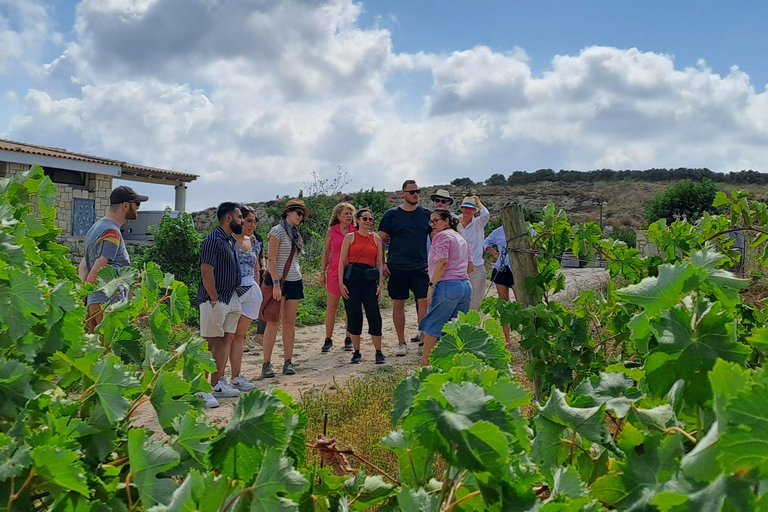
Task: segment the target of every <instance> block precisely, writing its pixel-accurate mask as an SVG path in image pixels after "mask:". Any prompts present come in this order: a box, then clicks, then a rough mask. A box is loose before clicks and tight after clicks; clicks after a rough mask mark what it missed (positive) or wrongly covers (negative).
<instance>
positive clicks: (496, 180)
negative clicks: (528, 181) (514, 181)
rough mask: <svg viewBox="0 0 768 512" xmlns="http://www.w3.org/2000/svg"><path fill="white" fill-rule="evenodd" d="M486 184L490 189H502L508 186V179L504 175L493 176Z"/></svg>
mask: <svg viewBox="0 0 768 512" xmlns="http://www.w3.org/2000/svg"><path fill="white" fill-rule="evenodd" d="M485 184H486V185H487V186H489V187H501V186H504V185H506V184H507V178H505V177H504V175H503V174H492V175H491V177H490V178H488V179H487V180H485Z"/></svg>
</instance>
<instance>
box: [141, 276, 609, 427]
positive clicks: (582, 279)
mask: <svg viewBox="0 0 768 512" xmlns="http://www.w3.org/2000/svg"><path fill="white" fill-rule="evenodd" d="M563 273H564V274H565V276H566V289H565V290H564V291H562V292H560V294H558V295H557V296H556V297H555V300H559V301H563V302H567V301H570V300H572V299H573V298H574V297H575V296H576V295H578V291H579V290H583V289H595V288H601V287H603V286H604V285H605V284H606V283H607V281H608V273H607V272H606V271H604V270H602V269H563ZM486 284H487V285H488V286H487V288H486V289H487V290H488V293H487V295H488V296H496V289H495V286H494V285H493V284H492V283H491V282H490V281H487V282H486ZM405 313H406V326H405V335H406V338H407V339H410V338H411V337H412V336H414V335H415V334H416V333H417V331H418V327H417V317H416V307H415V306H413V305H411V306H407V307H406V312H405ZM381 314H382V319H383V321H384V325H383V333H382V334H383V336H382V345H383V352H384V356H385V357H386V359H387V361H386V364H385V365H376V364H374V352H375V351H374V348H373V344H372V343H371V339H370V336H368V335H367V334H365V332H366V330H367V326H366V325H364V327H363V333H364V334H363V336H362V339H361V352H362V355H363V360H362V362H361V363H360V364H350V362H349V360H350V358H351V357H352V352H345V351H344V350H343V346H344V323H343V322H342V321H341V320H339V321H337V323H336V326H335V328H334V331H333V340H334V346H333V350H331V351H330V352H328V353H322V352H321V351H320V347H322V345H323V342H324V340H325V326H324V325H313V326H309V327H300V328H297V329H296V346H295V348H294V357H293V360H294V362H295V363H296V364H297V365H298V366H297V374H296V375H290V376H286V375H282V374H281V373H280V370H281V369H282V343H281V341H280V333H278V339H277V344H276V345H275V350H274V352H273V357H272V359H273V361H274V363H275V364H274V369H275V373H276V377H275V378H274V379H266V380H262V379H261V364H262V362H263V359H262V357H263V354H262V350H261V347H260V346H259V345H256V344H255V343H253V344H252V345H253V347H254V348H253V349H251V350H250V351H249V352H246V353H245V355H244V357H243V375H245V377H246V378H248V379H249V380H250V381H251V382H253V383H254V384H255V385H256V389H263V390H266V389H267V388H268V387H269V386H277V387H279V388H282V389H283V390H285V391H287V392H288V393H290V394H291V395H293V396H294V397H296V398H300V397H301V396H302V395H303V394H307V393H317V392H323V391H325V390H328V391H331V390H334V389H336V385H341V384H342V383H343V382H344V381H346V380H347V379H349V378H350V377H353V376H356V375H360V374H361V373H362V372H371V371H377V370H378V369H380V368H382V367H383V366H389V367H392V366H394V367H396V368H399V369H404V370H408V369H412V368H417V367H418V366H419V364H420V361H421V350H420V349H419V347H418V344H417V343H410V342H409V343H408V355H407V356H401V357H397V356H395V350H396V349H397V334H396V333H395V328H394V325H393V324H392V309H391V308H387V309H383V310H382V311H381ZM513 334H514V333H513ZM510 350H511V351H512V369H513V371H514V372H515V373H516V374H517V375H518V376H519V377H520V381H521V383H522V384H523V385H525V386H526V387H529V388H530V389H532V386H531V385H530V383H528V382H527V380H526V379H525V373H524V371H523V368H524V366H525V358H524V354H523V351H522V350H521V349H520V347H519V345H517V344H516V343H513V344H512V346H511V347H510ZM227 378H229V376H228V377H227ZM218 400H219V404H220V405H219V407H218V408H215V409H209V410H208V411H207V415H208V419H209V420H211V422H213V423H215V424H218V425H224V424H226V423H227V422H228V421H229V419H230V418H231V417H232V413H233V411H234V405H235V401H236V400H237V399H236V398H220V399H218ZM134 417H135V420H134V425H137V426H138V425H141V426H146V427H148V428H150V429H151V430H153V431H154V432H162V430H161V429H160V426H159V423H158V422H157V417H156V415H155V412H154V409H153V408H152V406H151V405H150V404H149V403H147V404H145V405H144V406H142V407H141V408H140V409H139V410H137V411H136V414H135V416H134Z"/></svg>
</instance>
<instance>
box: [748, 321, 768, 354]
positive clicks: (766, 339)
mask: <svg viewBox="0 0 768 512" xmlns="http://www.w3.org/2000/svg"><path fill="white" fill-rule="evenodd" d="M747 342H748V343H749V344H750V345H752V346H753V347H755V349H756V350H759V351H760V352H763V353H765V352H768V327H758V328H757V329H754V330H753V331H752V334H750V335H749V336H747Z"/></svg>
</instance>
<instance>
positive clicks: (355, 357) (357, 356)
mask: <svg viewBox="0 0 768 512" xmlns="http://www.w3.org/2000/svg"><path fill="white" fill-rule="evenodd" d="M362 359H363V356H362V355H361V354H360V351H359V350H355V353H354V354H352V360H351V361H350V363H352V364H358V363H359V362H360V361H361V360H362Z"/></svg>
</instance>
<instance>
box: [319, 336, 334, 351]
mask: <svg viewBox="0 0 768 512" xmlns="http://www.w3.org/2000/svg"><path fill="white" fill-rule="evenodd" d="M332 348H333V340H332V339H331V338H325V343H323V348H322V349H321V350H322V351H323V352H330V351H331V349H332Z"/></svg>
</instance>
